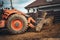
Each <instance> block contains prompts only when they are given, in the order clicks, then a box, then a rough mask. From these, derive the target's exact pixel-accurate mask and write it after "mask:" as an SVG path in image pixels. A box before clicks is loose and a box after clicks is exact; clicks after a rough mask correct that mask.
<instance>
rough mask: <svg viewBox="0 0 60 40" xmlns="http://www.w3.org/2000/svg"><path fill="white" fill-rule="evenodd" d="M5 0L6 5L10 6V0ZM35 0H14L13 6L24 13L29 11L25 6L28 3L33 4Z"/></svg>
mask: <svg viewBox="0 0 60 40" xmlns="http://www.w3.org/2000/svg"><path fill="white" fill-rule="evenodd" d="M3 1H4V7H10V0H3ZM34 1H35V0H12V2H13V7H14V8H16V9H17V10H19V11H22V12H24V13H27V10H26V9H25V8H24V7H26V6H27V5H29V4H31V3H32V2H34Z"/></svg>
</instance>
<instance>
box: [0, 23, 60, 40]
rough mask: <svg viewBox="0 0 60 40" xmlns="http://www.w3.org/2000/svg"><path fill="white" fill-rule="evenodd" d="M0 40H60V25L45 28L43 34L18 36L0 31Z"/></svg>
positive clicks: (30, 33)
mask: <svg viewBox="0 0 60 40" xmlns="http://www.w3.org/2000/svg"><path fill="white" fill-rule="evenodd" d="M0 40H60V24H54V25H52V26H44V27H43V28H42V30H41V32H35V31H29V32H25V33H23V34H17V35H11V34H9V33H8V32H6V31H0Z"/></svg>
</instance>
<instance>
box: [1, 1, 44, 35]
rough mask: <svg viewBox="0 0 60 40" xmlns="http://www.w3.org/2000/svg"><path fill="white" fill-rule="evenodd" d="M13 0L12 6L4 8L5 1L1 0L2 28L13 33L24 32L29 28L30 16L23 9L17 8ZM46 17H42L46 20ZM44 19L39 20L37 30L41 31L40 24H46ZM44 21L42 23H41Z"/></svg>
mask: <svg viewBox="0 0 60 40" xmlns="http://www.w3.org/2000/svg"><path fill="white" fill-rule="evenodd" d="M10 2H11V8H3V5H4V1H0V28H2V29H7V30H8V31H9V32H10V33H11V34H19V33H23V32H25V31H26V30H27V28H28V26H29V25H28V24H29V23H28V18H26V15H27V14H26V15H25V14H24V13H22V12H21V11H18V10H17V9H15V8H14V7H13V5H12V0H10ZM44 20H45V19H42V21H44ZM42 21H39V23H38V24H37V27H34V28H36V30H37V31H40V26H41V28H42V25H43V24H44V23H43V22H42ZM41 23H42V24H41ZM38 25H39V26H38Z"/></svg>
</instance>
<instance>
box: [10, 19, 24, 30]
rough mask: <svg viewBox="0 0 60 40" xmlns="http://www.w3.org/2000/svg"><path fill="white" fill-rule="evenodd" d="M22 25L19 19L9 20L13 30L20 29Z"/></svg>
mask: <svg viewBox="0 0 60 40" xmlns="http://www.w3.org/2000/svg"><path fill="white" fill-rule="evenodd" d="M22 27H23V22H22V21H21V20H19V19H16V20H12V22H11V28H12V29H13V30H15V31H19V30H21V29H22Z"/></svg>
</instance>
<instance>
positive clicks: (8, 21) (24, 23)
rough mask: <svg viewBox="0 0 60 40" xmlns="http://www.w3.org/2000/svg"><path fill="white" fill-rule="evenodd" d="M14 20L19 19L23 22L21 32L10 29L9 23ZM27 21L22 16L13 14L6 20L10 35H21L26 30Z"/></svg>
mask: <svg viewBox="0 0 60 40" xmlns="http://www.w3.org/2000/svg"><path fill="white" fill-rule="evenodd" d="M14 19H19V20H21V21H22V22H23V27H22V29H21V30H18V31H15V30H13V29H12V28H11V21H12V20H14ZM27 28H28V27H27V19H26V18H25V17H24V16H23V15H19V14H13V15H11V16H10V17H9V18H8V20H7V29H8V31H9V32H10V33H11V34H19V33H23V32H25V31H26V30H27Z"/></svg>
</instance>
